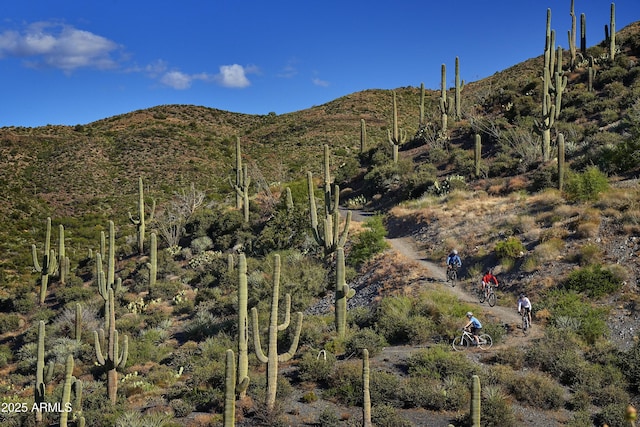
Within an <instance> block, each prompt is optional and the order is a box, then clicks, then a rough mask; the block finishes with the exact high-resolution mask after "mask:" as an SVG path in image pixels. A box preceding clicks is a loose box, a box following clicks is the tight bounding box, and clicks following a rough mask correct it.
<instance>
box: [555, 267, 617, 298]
mask: <svg viewBox="0 0 640 427" xmlns="http://www.w3.org/2000/svg"><path fill="white" fill-rule="evenodd" d="M564 286H565V288H566V289H568V290H571V291H576V292H579V293H584V294H586V295H587V296H588V297H589V298H599V297H602V296H605V295H610V294H612V293H614V292H616V291H617V290H618V289H620V287H621V286H622V279H621V278H620V277H618V276H617V275H616V274H614V273H613V272H612V271H611V270H609V269H606V268H602V266H600V265H599V264H593V265H588V266H586V267H582V268H580V269H578V270H574V271H572V272H571V274H569V277H568V278H567V280H566V281H565V282H564Z"/></svg>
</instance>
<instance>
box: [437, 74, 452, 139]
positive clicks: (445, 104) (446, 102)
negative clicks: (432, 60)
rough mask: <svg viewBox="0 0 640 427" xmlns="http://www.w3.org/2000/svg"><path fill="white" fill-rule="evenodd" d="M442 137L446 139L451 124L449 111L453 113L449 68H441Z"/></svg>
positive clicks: (440, 105)
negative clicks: (448, 75)
mask: <svg viewBox="0 0 640 427" xmlns="http://www.w3.org/2000/svg"><path fill="white" fill-rule="evenodd" d="M438 105H439V107H440V137H441V138H444V139H446V137H447V127H448V122H449V111H451V100H450V99H449V97H448V96H447V66H446V65H445V64H442V65H441V67H440V100H439V104H438Z"/></svg>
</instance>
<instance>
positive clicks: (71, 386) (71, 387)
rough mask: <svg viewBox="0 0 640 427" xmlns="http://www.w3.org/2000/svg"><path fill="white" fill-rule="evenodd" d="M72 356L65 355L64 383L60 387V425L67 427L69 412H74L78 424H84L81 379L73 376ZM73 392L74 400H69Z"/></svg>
mask: <svg viewBox="0 0 640 427" xmlns="http://www.w3.org/2000/svg"><path fill="white" fill-rule="evenodd" d="M73 367H74V362H73V356H72V355H69V356H67V364H66V369H65V377H64V385H63V388H62V402H61V403H62V408H61V412H60V427H67V422H68V421H69V414H70V413H71V412H73V413H74V416H75V417H78V425H84V418H83V417H82V416H81V414H82V381H80V380H78V379H77V378H76V377H74V376H73ZM72 391H73V393H74V395H75V396H74V402H72V401H71V393H72Z"/></svg>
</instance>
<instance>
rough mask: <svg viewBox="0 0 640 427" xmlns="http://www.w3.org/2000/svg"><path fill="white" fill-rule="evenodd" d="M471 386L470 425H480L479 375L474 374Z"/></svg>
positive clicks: (477, 426) (478, 426)
mask: <svg viewBox="0 0 640 427" xmlns="http://www.w3.org/2000/svg"><path fill="white" fill-rule="evenodd" d="M472 378H473V383H472V386H471V425H472V426H473V427H480V391H481V390H480V377H479V376H477V375H474V376H473V377H472Z"/></svg>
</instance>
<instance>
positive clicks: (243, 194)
mask: <svg viewBox="0 0 640 427" xmlns="http://www.w3.org/2000/svg"><path fill="white" fill-rule="evenodd" d="M235 169H236V182H235V184H234V185H233V188H234V190H235V192H236V209H240V207H242V210H243V215H244V222H245V223H248V222H249V185H250V184H251V178H249V170H248V169H247V165H246V163H245V164H243V163H242V152H241V150H240V137H236V167H235Z"/></svg>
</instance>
